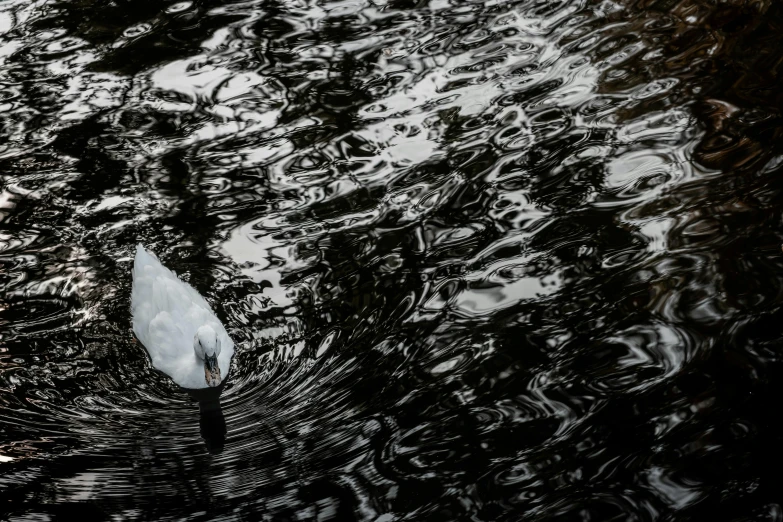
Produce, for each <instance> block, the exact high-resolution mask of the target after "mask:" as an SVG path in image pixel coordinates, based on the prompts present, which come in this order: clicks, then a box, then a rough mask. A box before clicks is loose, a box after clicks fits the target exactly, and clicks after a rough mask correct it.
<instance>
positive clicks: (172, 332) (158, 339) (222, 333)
mask: <svg viewBox="0 0 783 522" xmlns="http://www.w3.org/2000/svg"><path fill="white" fill-rule="evenodd" d="M131 313H132V315H133V333H135V334H136V337H137V338H138V339H139V341H141V343H142V344H143V345H144V348H146V349H147V352H148V353H149V354H150V357H151V358H152V365H153V366H154V367H155V368H157V369H158V370H160V371H162V372H164V373H166V374H167V375H168V376H169V377H171V378H172V380H173V381H174V382H175V383H177V384H179V385H180V386H182V387H184V388H207V387H208V385H207V382H206V380H205V378H204V362H203V361H202V360H200V359H199V358H198V357H197V356H196V352H195V351H194V350H193V336H194V335H195V334H196V330H198V328H199V327H200V326H202V325H209V326H211V327H212V328H213V329H214V330H215V332H216V333H217V336H218V339H219V341H220V345H221V350H220V354H219V355H218V366H219V367H220V372H221V374H222V379H224V380H225V379H226V377H227V376H228V371H229V366H230V364H231V358H232V357H233V355H234V343H233V342H232V341H231V338H229V336H228V334H227V333H226V329H225V328H223V325H222V324H221V322H220V320H219V319H218V318H217V317H216V316H215V314H214V313H213V312H212V309H211V308H210V307H209V304H207V302H206V301H205V300H204V298H203V297H201V295H199V293H198V292H197V291H196V290H195V289H194V288H193V287H192V286H190V285H189V284H187V283H185V282H184V281H182V280H181V279H179V278H178V277H177V276H176V274H175V273H174V272H172V271H171V270H169V269H168V268H166V267H165V266H163V265H162V264H160V261H158V260H157V258H156V257H155V256H153V255H152V254H151V253H150V252H148V251H147V250H146V249H145V248H144V247H143V246H141V245H138V246H137V247H136V258H135V260H134V262H133V291H132V293H131Z"/></svg>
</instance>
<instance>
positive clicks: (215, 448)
mask: <svg viewBox="0 0 783 522" xmlns="http://www.w3.org/2000/svg"><path fill="white" fill-rule="evenodd" d="M224 383H225V380H224V381H223V383H221V385H220V386H217V387H215V388H203V389H199V390H185V391H186V392H187V393H188V395H190V398H191V399H193V400H194V401H197V402H198V410H199V426H200V427H201V437H202V438H203V439H204V442H205V443H206V445H207V451H209V452H210V453H220V452H221V451H223V445H224V443H225V441H226V419H225V417H224V416H223V408H222V407H221V406H220V394H221V393H222V392H223V385H224Z"/></svg>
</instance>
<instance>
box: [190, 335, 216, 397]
mask: <svg viewBox="0 0 783 522" xmlns="http://www.w3.org/2000/svg"><path fill="white" fill-rule="evenodd" d="M193 349H194V350H195V351H196V357H198V358H199V359H201V360H202V361H204V379H205V380H206V381H207V385H209V386H217V385H218V384H220V367H219V366H218V361H217V357H218V355H220V339H218V336H217V332H216V331H215V329H214V328H212V327H211V326H209V325H204V326H202V327H200V328H199V329H198V331H197V332H196V335H195V337H193Z"/></svg>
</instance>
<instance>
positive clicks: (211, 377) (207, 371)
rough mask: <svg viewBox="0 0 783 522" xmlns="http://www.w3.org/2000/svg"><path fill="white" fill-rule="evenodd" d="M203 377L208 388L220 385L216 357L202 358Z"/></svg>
mask: <svg viewBox="0 0 783 522" xmlns="http://www.w3.org/2000/svg"><path fill="white" fill-rule="evenodd" d="M204 377H205V378H206V380H207V385H208V386H217V385H218V384H220V367H219V366H218V362H217V355H207V356H206V357H204Z"/></svg>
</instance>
